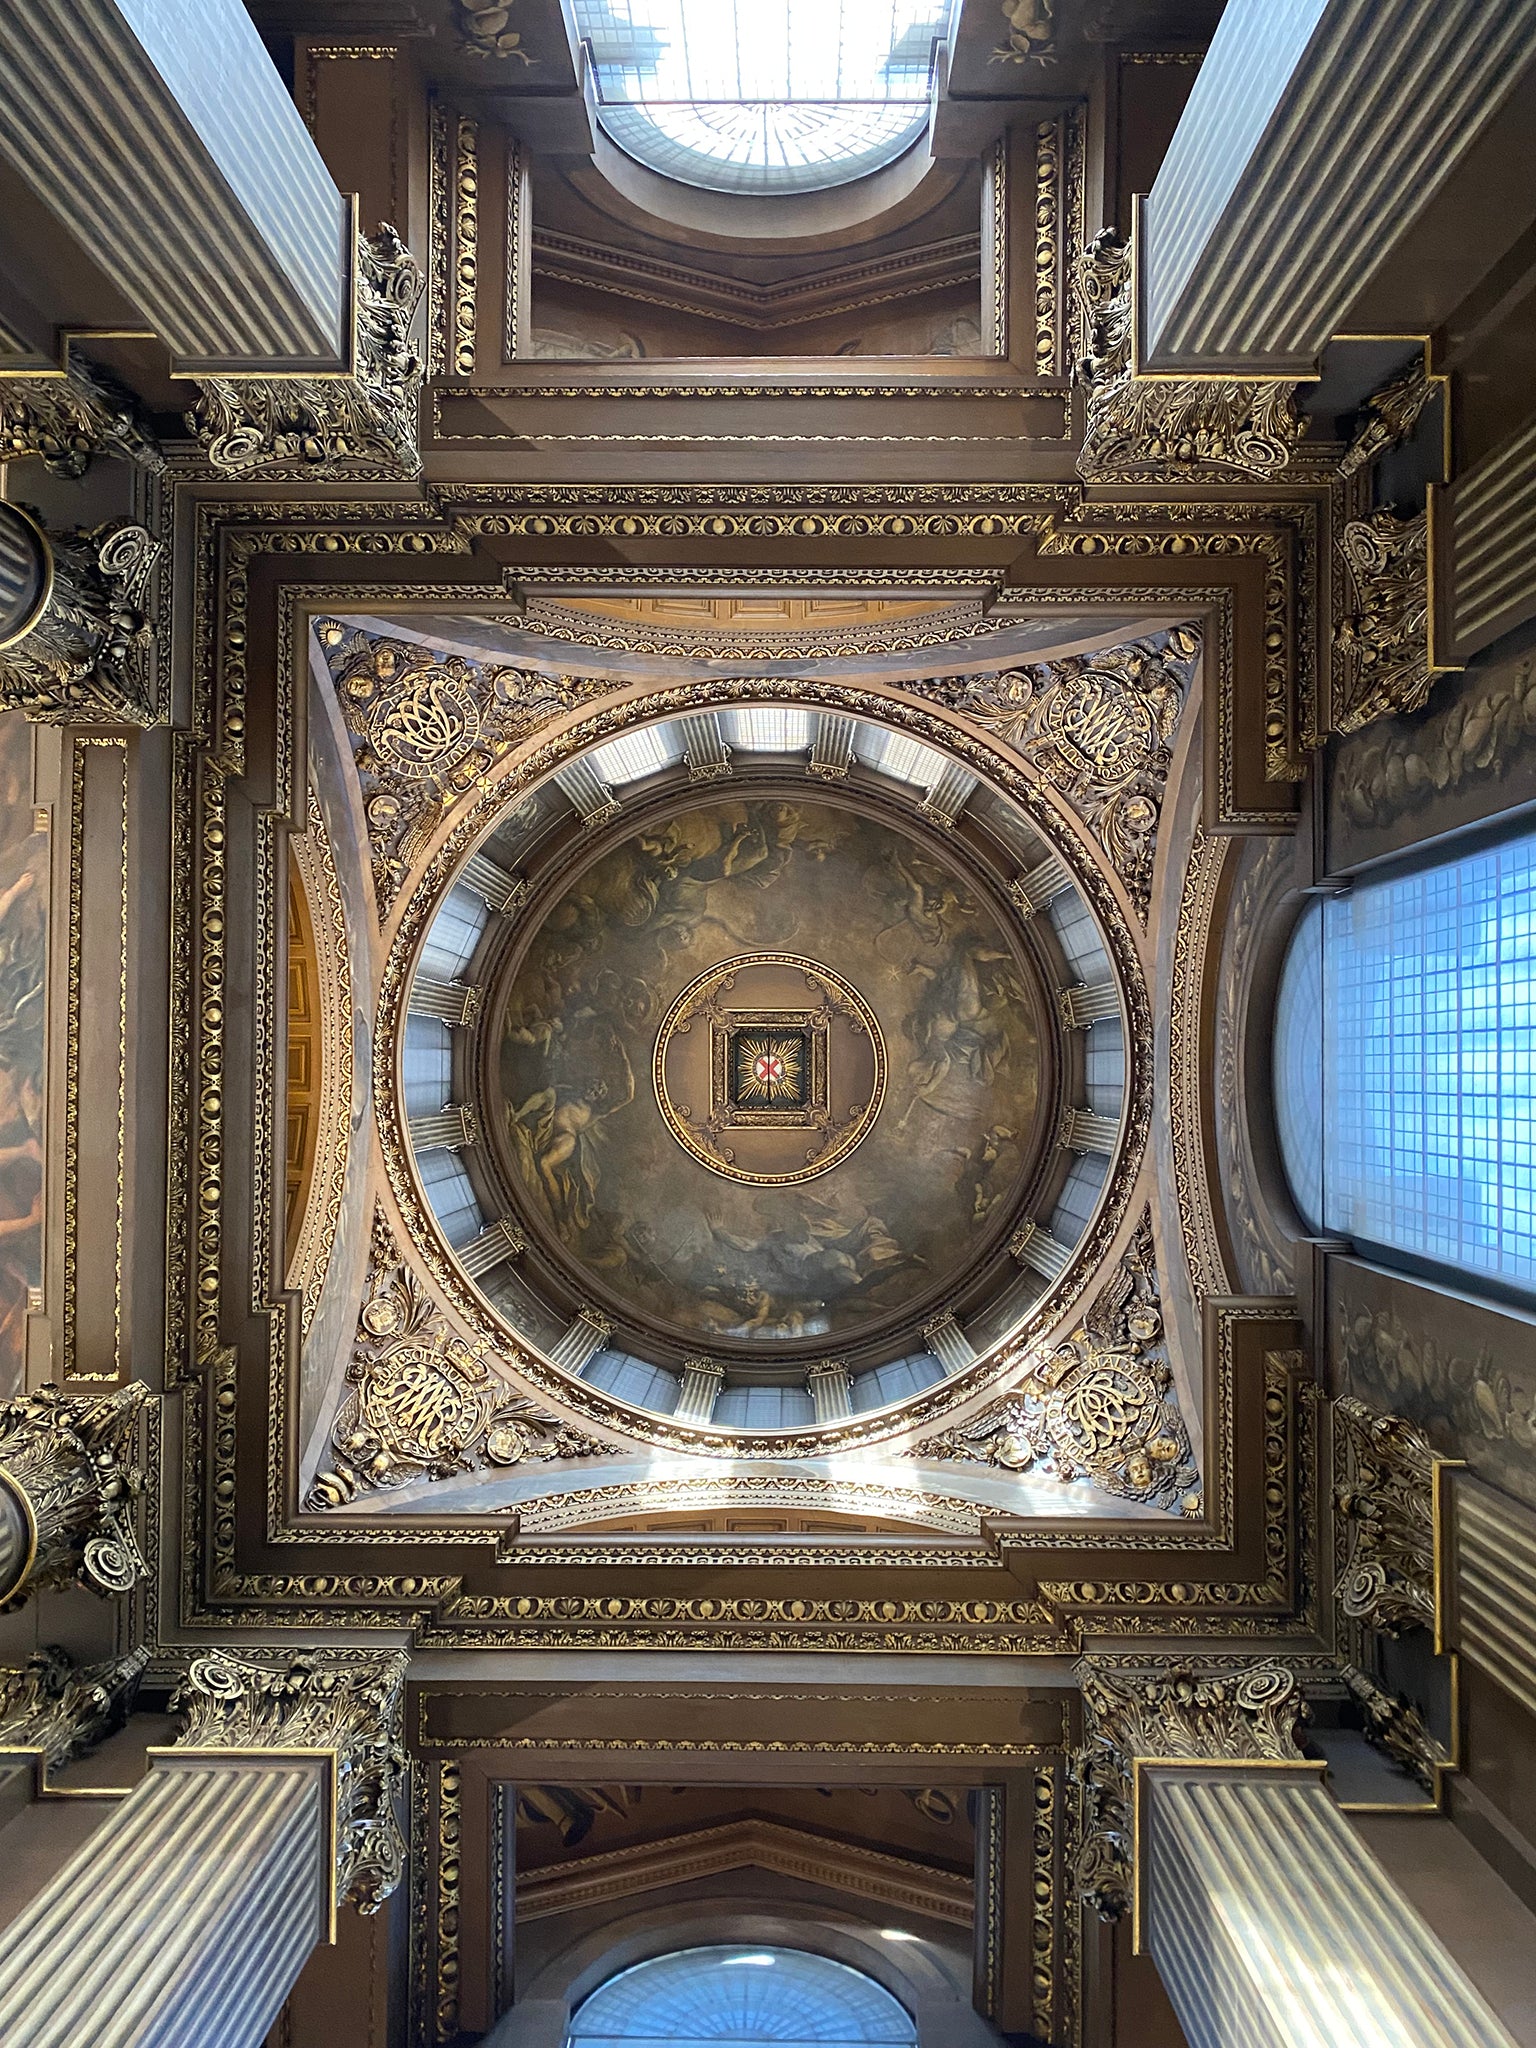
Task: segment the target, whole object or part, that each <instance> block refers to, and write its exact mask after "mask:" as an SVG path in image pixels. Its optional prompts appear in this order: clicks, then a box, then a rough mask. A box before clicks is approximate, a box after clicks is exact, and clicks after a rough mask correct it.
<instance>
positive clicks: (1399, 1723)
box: [1340, 1664, 1450, 1796]
mask: <svg viewBox="0 0 1536 2048" xmlns="http://www.w3.org/2000/svg"><path fill="white" fill-rule="evenodd" d="M1340 1675H1341V1677H1342V1678H1343V1680H1344V1683H1345V1685H1347V1686H1348V1688H1349V1693H1350V1697H1351V1699H1353V1701H1354V1702H1355V1705H1356V1706H1357V1707H1358V1708H1359V1709H1360V1714H1361V1719H1362V1721H1363V1722H1364V1726H1365V1739H1366V1741H1367V1742H1369V1743H1370V1744H1371V1746H1372V1748H1373V1749H1379V1750H1380V1751H1381V1753H1382V1755H1383V1756H1386V1757H1390V1758H1391V1760H1392V1762H1393V1763H1395V1764H1397V1765H1398V1766H1399V1768H1400V1769H1402V1770H1405V1771H1406V1772H1407V1773H1408V1775H1409V1777H1410V1778H1412V1779H1413V1780H1414V1782H1415V1783H1416V1784H1418V1785H1419V1786H1421V1787H1422V1788H1423V1790H1424V1791H1426V1792H1428V1793H1429V1794H1430V1795H1431V1796H1433V1794H1434V1792H1435V1787H1436V1780H1437V1778H1438V1776H1439V1773H1440V1772H1441V1771H1442V1770H1443V1769H1444V1768H1445V1767H1446V1766H1447V1765H1448V1764H1449V1763H1450V1758H1449V1757H1448V1756H1447V1755H1446V1753H1445V1751H1444V1750H1443V1749H1442V1748H1441V1746H1440V1744H1439V1743H1438V1742H1436V1740H1435V1738H1434V1736H1433V1735H1431V1734H1430V1732H1429V1729H1428V1728H1427V1727H1426V1726H1425V1723H1424V1717H1423V1715H1422V1714H1421V1713H1420V1712H1419V1710H1418V1708H1417V1707H1416V1706H1414V1705H1413V1703H1412V1701H1410V1700H1409V1699H1408V1697H1407V1696H1406V1694H1403V1693H1388V1692H1384V1691H1383V1690H1382V1688H1381V1687H1380V1686H1379V1685H1378V1684H1377V1683H1376V1681H1375V1679H1374V1678H1369V1677H1367V1675H1366V1674H1365V1672H1363V1671H1361V1670H1358V1669H1357V1668H1356V1666H1354V1665H1353V1664H1346V1665H1344V1666H1343V1668H1342V1670H1341V1673H1340Z"/></svg>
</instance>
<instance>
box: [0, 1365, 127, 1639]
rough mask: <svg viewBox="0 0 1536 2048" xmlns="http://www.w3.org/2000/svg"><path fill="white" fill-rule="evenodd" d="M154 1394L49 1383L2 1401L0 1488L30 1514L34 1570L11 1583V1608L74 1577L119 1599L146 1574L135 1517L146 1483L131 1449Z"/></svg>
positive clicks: (103, 1593)
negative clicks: (73, 1391)
mask: <svg viewBox="0 0 1536 2048" xmlns="http://www.w3.org/2000/svg"><path fill="white" fill-rule="evenodd" d="M151 1399H152V1396H151V1395H150V1392H149V1389H148V1388H147V1387H145V1386H143V1385H142V1384H141V1383H140V1382H138V1381H131V1382H130V1383H129V1384H128V1385H127V1386H123V1387H114V1388H113V1389H112V1391H111V1392H110V1393H106V1394H93V1395H78V1396H77V1395H64V1394H61V1393H60V1392H59V1390H58V1388H57V1387H54V1386H43V1387H39V1388H38V1389H37V1391H36V1392H35V1393H31V1394H24V1395H22V1396H20V1397H19V1398H18V1399H16V1400H13V1401H6V1402H0V1485H3V1489H4V1492H5V1494H6V1496H7V1498H8V1500H9V1501H11V1502H12V1503H14V1504H15V1505H16V1506H17V1507H19V1508H20V1509H21V1511H22V1513H23V1515H24V1517H25V1519H26V1522H27V1528H28V1532H29V1536H30V1548H31V1551H32V1556H31V1559H30V1569H26V1568H25V1567H24V1568H23V1570H22V1572H21V1575H20V1577H14V1576H10V1577H9V1583H8V1584H7V1586H6V1588H5V1589H4V1590H5V1594H6V1596H7V1597H8V1598H9V1599H10V1601H11V1603H12V1604H13V1605H19V1604H20V1602H21V1600H23V1599H24V1598H25V1597H26V1595H27V1594H28V1593H30V1592H33V1591H35V1590H36V1589H37V1588H39V1587H51V1586H65V1585H68V1584H70V1583H71V1582H72V1581H78V1582H79V1583H80V1584H81V1585H83V1586H89V1587H90V1588H91V1590H92V1591H93V1592H96V1593H100V1594H101V1595H103V1597H112V1596H114V1595H116V1594H119V1593H126V1592H129V1591H130V1590H131V1589H132V1588H133V1587H134V1586H136V1585H137V1584H138V1582H139V1581H140V1580H141V1579H143V1578H145V1577H147V1576H148V1571H149V1567H148V1566H147V1565H146V1564H145V1562H144V1558H143V1554H142V1553H141V1551H140V1549H139V1543H138V1537H137V1535H136V1533H135V1530H134V1523H133V1515H134V1504H135V1502H136V1501H137V1499H138V1497H139V1495H140V1493H141V1492H142V1491H143V1485H144V1475H143V1472H142V1471H141V1470H140V1468H139V1466H138V1465H137V1464H136V1463H135V1462H134V1455H135V1448H136V1445H137V1441H138V1433H139V1418H140V1415H141V1413H142V1412H143V1410H144V1408H145V1407H146V1406H147V1405H148V1404H149V1402H150V1400H151ZM18 1562H20V1560H18Z"/></svg>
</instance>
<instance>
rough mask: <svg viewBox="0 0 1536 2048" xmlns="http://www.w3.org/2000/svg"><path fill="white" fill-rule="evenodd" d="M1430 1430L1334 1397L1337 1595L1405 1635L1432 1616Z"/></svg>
mask: <svg viewBox="0 0 1536 2048" xmlns="http://www.w3.org/2000/svg"><path fill="white" fill-rule="evenodd" d="M1438 1463H1439V1459H1438V1457H1437V1455H1436V1453H1435V1451H1434V1449H1433V1447H1432V1446H1431V1444H1430V1441H1429V1439H1428V1437H1426V1436H1425V1434H1424V1432H1423V1431H1422V1430H1421V1429H1418V1428H1416V1427H1415V1425H1414V1424H1413V1423H1411V1422H1406V1421H1404V1419H1403V1417H1402V1416H1400V1415H1381V1414H1378V1413H1377V1412H1376V1411H1375V1410H1374V1409H1371V1408H1367V1407H1366V1405H1365V1403H1364V1402H1363V1401H1358V1400H1356V1398H1355V1397H1354V1395H1353V1394H1342V1395H1340V1397H1339V1398H1338V1400H1336V1401H1335V1402H1334V1404H1333V1503H1334V1508H1335V1510H1336V1513H1337V1516H1338V1522H1339V1534H1340V1538H1341V1543H1340V1547H1341V1549H1342V1552H1343V1556H1344V1565H1343V1569H1342V1571H1341V1572H1340V1574H1339V1579H1338V1584H1337V1586H1336V1588H1335V1594H1336V1597H1337V1599H1338V1602H1339V1605H1340V1607H1341V1608H1342V1610H1343V1612H1344V1613H1345V1614H1346V1615H1347V1616H1348V1617H1349V1619H1350V1620H1351V1621H1357V1622H1362V1623H1364V1624H1365V1625H1366V1626H1367V1627H1369V1628H1374V1629H1378V1630H1380V1632H1381V1633H1382V1634H1383V1635H1392V1636H1395V1635H1400V1634H1401V1633H1402V1632H1403V1630H1404V1629H1409V1628H1429V1627H1432V1626H1433V1624H1434V1619H1435V1520H1434V1498H1435V1478H1434V1475H1435V1466H1436V1465H1437V1464H1438Z"/></svg>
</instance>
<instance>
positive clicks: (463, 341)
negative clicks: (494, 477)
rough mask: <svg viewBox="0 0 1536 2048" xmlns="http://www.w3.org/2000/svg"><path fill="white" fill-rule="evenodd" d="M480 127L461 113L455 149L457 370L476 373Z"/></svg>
mask: <svg viewBox="0 0 1536 2048" xmlns="http://www.w3.org/2000/svg"><path fill="white" fill-rule="evenodd" d="M479 141H480V125H479V123H478V122H477V121H471V120H470V118H469V116H468V115H467V114H460V116H459V119H458V128H457V132H456V136H455V148H454V159H455V168H454V181H453V191H454V213H453V241H454V251H455V254H454V263H453V369H454V375H455V376H458V377H472V376H473V375H474V374H475V286H476V281H477V278H478V275H479V267H480V259H479V247H480V156H479Z"/></svg>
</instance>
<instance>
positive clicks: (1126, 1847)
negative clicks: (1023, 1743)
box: [1073, 1657, 1307, 1920]
mask: <svg viewBox="0 0 1536 2048" xmlns="http://www.w3.org/2000/svg"><path fill="white" fill-rule="evenodd" d="M1077 1676H1078V1684H1079V1686H1080V1688H1081V1691H1082V1699H1083V1747H1082V1749H1081V1750H1080V1751H1079V1752H1078V1755H1077V1757H1076V1758H1075V1760H1074V1765H1073V1777H1074V1780H1075V1783H1076V1787H1077V1793H1078V1800H1079V1808H1078V1845H1077V1852H1076V1857H1075V1860H1074V1869H1073V1877H1074V1881H1075V1883H1076V1887H1077V1891H1078V1895H1079V1896H1080V1897H1081V1898H1082V1900H1083V1901H1084V1903H1085V1904H1087V1905H1089V1906H1092V1908H1093V1909H1094V1911H1095V1912H1096V1913H1097V1914H1098V1915H1099V1917H1100V1919H1103V1920H1118V1919H1119V1918H1120V1916H1121V1915H1122V1914H1123V1913H1124V1912H1125V1911H1126V1909H1127V1907H1128V1906H1129V1905H1130V1902H1131V1896H1132V1888H1133V1884H1134V1868H1133V1865H1134V1797H1135V1795H1134V1779H1135V1769H1136V1763H1137V1760H1138V1758H1142V1759H1148V1760H1155V1761H1157V1762H1159V1763H1173V1762H1177V1763H1183V1762H1188V1763H1208V1762H1217V1761H1219V1762H1225V1763H1249V1762H1251V1763H1298V1764H1299V1763H1302V1762H1304V1761H1305V1759H1304V1758H1303V1756H1302V1753H1301V1749H1300V1746H1299V1731H1300V1729H1301V1726H1302V1724H1303V1723H1304V1722H1305V1720H1306V1719H1307V1707H1306V1703H1305V1701H1304V1700H1303V1699H1302V1696H1301V1692H1300V1689H1299V1687H1298V1685H1297V1683H1296V1674H1295V1673H1294V1672H1293V1671H1290V1670H1288V1669H1287V1668H1286V1667H1285V1666H1284V1665H1283V1664H1279V1663H1276V1662H1273V1661H1267V1662H1264V1663H1255V1664H1251V1665H1249V1666H1248V1667H1247V1668H1246V1669H1241V1670H1236V1671H1221V1672H1215V1673H1199V1672H1196V1671H1195V1670H1192V1669H1191V1668H1189V1667H1188V1666H1185V1665H1179V1664H1172V1663H1162V1664H1140V1663H1134V1664H1133V1663H1132V1662H1131V1660H1126V1662H1125V1663H1124V1664H1121V1663H1119V1662H1118V1661H1117V1662H1116V1663H1114V1664H1111V1663H1110V1662H1109V1661H1108V1660H1105V1659H1100V1658H1094V1657H1085V1658H1084V1659H1083V1660H1082V1662H1081V1663H1080V1664H1079V1665H1078V1667H1077Z"/></svg>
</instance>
